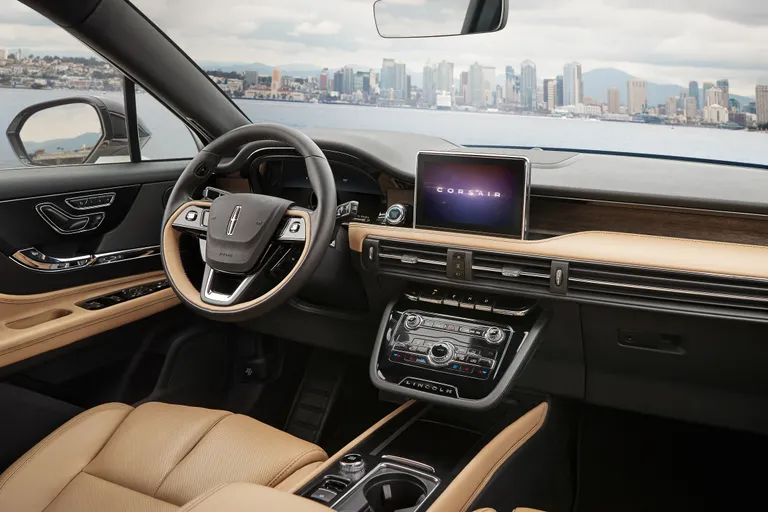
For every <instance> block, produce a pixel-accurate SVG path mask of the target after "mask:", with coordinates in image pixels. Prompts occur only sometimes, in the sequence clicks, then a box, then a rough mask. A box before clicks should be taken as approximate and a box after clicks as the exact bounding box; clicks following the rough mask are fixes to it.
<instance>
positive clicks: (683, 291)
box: [568, 263, 768, 309]
mask: <svg viewBox="0 0 768 512" xmlns="http://www.w3.org/2000/svg"><path fill="white" fill-rule="evenodd" d="M569 274H570V275H569V278H568V289H569V290H570V291H582V292H591V293H602V294H608V295H611V294H613V295H622V296H627V295H631V296H633V297H639V298H651V299H657V300H672V301H677V302H683V303H693V304H710V305H716V306H721V307H722V306H726V307H736V308H748V309H766V308H768V284H766V285H760V284H756V283H755V282H754V281H750V280H746V279H745V280H740V279H739V278H738V277H736V276H734V277H725V276H708V275H701V276H692V275H690V274H686V273H682V272H679V273H678V272H675V271H674V270H663V269H659V270H654V269H645V268H642V269H633V268H631V267H624V268H620V267H609V266H606V265H601V264H587V263H577V264H573V263H572V264H571V265H570V269H569Z"/></svg>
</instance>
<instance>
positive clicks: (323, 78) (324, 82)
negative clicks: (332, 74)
mask: <svg viewBox="0 0 768 512" xmlns="http://www.w3.org/2000/svg"><path fill="white" fill-rule="evenodd" d="M320 90H321V91H327V90H328V68H323V70H322V71H321V72H320Z"/></svg>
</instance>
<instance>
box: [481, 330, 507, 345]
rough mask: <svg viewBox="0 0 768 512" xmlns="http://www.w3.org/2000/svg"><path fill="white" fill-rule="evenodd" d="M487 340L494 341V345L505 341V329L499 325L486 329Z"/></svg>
mask: <svg viewBox="0 0 768 512" xmlns="http://www.w3.org/2000/svg"><path fill="white" fill-rule="evenodd" d="M485 341H487V342H488V343H493V344H494V345H495V344H497V343H501V342H502V341H504V331H502V330H501V329H499V328H498V327H489V328H488V330H487V331H485Z"/></svg>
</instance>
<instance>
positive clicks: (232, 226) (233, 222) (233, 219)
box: [227, 205, 243, 236]
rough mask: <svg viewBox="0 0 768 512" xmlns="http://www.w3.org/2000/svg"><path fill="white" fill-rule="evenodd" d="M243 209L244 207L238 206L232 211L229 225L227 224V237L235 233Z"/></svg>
mask: <svg viewBox="0 0 768 512" xmlns="http://www.w3.org/2000/svg"><path fill="white" fill-rule="evenodd" d="M242 209H243V207H242V206H240V205H237V206H235V209H234V210H232V215H231V216H230V217H229V224H227V236H232V233H234V232H235V225H236V224H237V219H238V218H240V210H242Z"/></svg>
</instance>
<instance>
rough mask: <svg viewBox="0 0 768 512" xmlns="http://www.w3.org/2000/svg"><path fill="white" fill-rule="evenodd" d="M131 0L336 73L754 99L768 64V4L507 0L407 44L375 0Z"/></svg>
mask: <svg viewBox="0 0 768 512" xmlns="http://www.w3.org/2000/svg"><path fill="white" fill-rule="evenodd" d="M133 3H134V4H135V5H136V6H137V7H138V8H139V9H141V10H142V11H144V12H145V13H146V14H147V16H148V17H149V18H150V19H152V20H153V21H154V22H155V23H156V24H157V25H158V26H159V27H160V28H161V29H163V30H164V31H165V32H166V33H167V34H168V35H169V36H170V37H171V38H172V39H173V40H174V41H176V42H177V43H178V44H179V46H181V48H182V49H184V50H185V51H186V52H187V53H188V54H189V55H190V56H191V57H192V58H194V59H196V60H206V61H219V62H245V63H248V62H263V63H266V64H271V65H276V66H277V65H287V64H292V63H297V62H302V63H310V64H312V65H313V66H315V67H317V68H322V67H328V68H329V69H332V70H333V69H334V68H340V67H342V66H344V65H346V64H359V65H363V66H366V67H371V68H374V69H375V68H377V67H380V66H381V59H382V58H383V57H390V58H394V59H397V60H401V61H403V62H405V63H406V66H407V67H408V69H409V71H411V72H420V71H421V69H422V68H423V67H424V65H425V64H426V63H427V62H432V63H435V62H439V61H441V60H443V59H445V60H448V61H450V62H453V63H455V69H456V74H457V75H458V73H459V72H460V71H464V70H466V69H467V68H468V67H469V65H471V64H472V63H473V62H475V61H478V62H480V63H481V64H484V65H488V66H495V67H496V69H497V72H499V73H500V72H501V70H502V69H503V67H504V66H505V65H512V66H514V68H515V69H516V70H519V68H520V63H521V62H522V61H523V60H525V59H531V60H533V61H534V62H535V63H536V68H537V73H538V76H539V79H541V78H548V77H554V76H555V75H557V74H559V73H562V68H563V64H564V63H566V62H570V61H574V60H575V61H578V62H581V63H582V65H583V68H584V71H588V70H590V69H595V68H602V67H615V68H618V69H621V70H623V71H626V72H627V73H631V74H633V75H636V76H639V77H642V78H644V79H646V80H649V81H653V82H659V83H675V84H680V85H684V84H687V83H688V81H690V80H697V81H698V82H699V83H701V82H704V81H714V80H717V79H719V78H729V79H730V81H731V89H732V90H733V91H734V92H735V93H737V94H745V95H754V91H755V84H756V83H757V82H758V79H759V77H761V76H765V75H766V71H765V70H766V69H768V45H766V44H765V41H766V34H768V1H766V0H728V1H727V2H725V1H723V0H672V1H670V0H641V1H640V2H638V1H636V0H535V1H533V0H527V1H520V0H510V13H509V20H508V23H507V27H506V28H505V29H504V30H503V31H501V32H497V33H494V34H485V35H475V36H467V37H448V38H437V39H402V40H397V39H382V38H380V37H379V35H378V33H377V31H376V25H375V23H374V18H373V0H323V1H321V2H319V1H317V0H259V1H258V2H255V1H254V0H221V1H218V2H212V1H210V0H133ZM447 5H449V4H447V3H446V6H447ZM425 11H427V13H429V12H437V11H430V10H429V9H425ZM0 12H2V13H3V16H2V17H0V47H10V48H15V47H18V46H22V47H23V48H30V49H32V50H33V51H35V49H44V50H56V49H57V48H62V49H63V50H66V51H72V50H73V47H79V48H80V49H81V50H82V49H83V47H82V45H80V43H78V42H77V41H76V40H74V39H73V38H72V37H71V36H69V35H68V34H67V33H66V32H64V31H63V30H62V29H60V28H58V27H56V26H55V25H52V24H50V23H48V22H47V21H45V20H44V19H43V18H42V17H41V16H40V15H38V14H37V13H35V12H33V11H31V10H29V9H28V8H26V7H25V6H23V5H22V4H20V3H19V2H17V1H16V0H0ZM432 21H437V20H432Z"/></svg>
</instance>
